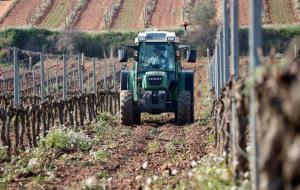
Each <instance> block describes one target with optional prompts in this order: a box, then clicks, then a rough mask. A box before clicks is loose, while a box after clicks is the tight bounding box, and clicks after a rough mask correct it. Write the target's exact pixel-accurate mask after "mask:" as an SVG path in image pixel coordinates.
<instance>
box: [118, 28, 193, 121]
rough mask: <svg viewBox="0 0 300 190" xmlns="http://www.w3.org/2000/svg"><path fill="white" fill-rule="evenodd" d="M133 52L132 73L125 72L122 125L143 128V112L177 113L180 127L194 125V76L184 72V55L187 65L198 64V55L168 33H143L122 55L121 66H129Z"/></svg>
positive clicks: (122, 94)
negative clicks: (129, 55)
mask: <svg viewBox="0 0 300 190" xmlns="http://www.w3.org/2000/svg"><path fill="white" fill-rule="evenodd" d="M130 49H131V50H133V58H134V60H135V61H134V66H133V69H132V70H122V71H121V81H120V86H121V87H120V88H121V91H120V115H121V123H122V124H124V125H131V124H139V123H140V122H141V113H142V112H148V113H151V114H160V113H164V112H173V113H175V121H176V122H177V124H179V125H182V124H186V123H192V122H193V120H194V72H193V71H191V70H183V69H182V67H181V62H180V55H181V54H184V53H185V52H186V55H187V61H188V62H196V51H195V50H191V49H190V47H189V46H186V45H180V44H179V39H178V37H176V35H175V33H174V32H164V31H151V32H150V31H149V32H143V33H139V35H138V37H137V38H136V39H135V44H134V45H130V46H125V47H124V48H123V49H121V50H119V51H118V60H119V62H127V60H128V52H129V51H128V50H130ZM183 50H184V51H183Z"/></svg>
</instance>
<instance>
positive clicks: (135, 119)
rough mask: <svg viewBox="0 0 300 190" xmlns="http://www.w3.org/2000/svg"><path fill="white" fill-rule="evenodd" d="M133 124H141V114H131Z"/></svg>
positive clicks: (137, 112)
mask: <svg viewBox="0 0 300 190" xmlns="http://www.w3.org/2000/svg"><path fill="white" fill-rule="evenodd" d="M133 123H134V124H138V125H140V124H141V112H139V111H135V112H134V113H133Z"/></svg>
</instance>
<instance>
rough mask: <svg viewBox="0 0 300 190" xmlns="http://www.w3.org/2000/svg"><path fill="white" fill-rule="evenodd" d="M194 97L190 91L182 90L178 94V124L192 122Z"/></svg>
mask: <svg viewBox="0 0 300 190" xmlns="http://www.w3.org/2000/svg"><path fill="white" fill-rule="evenodd" d="M191 106H192V97H191V93H190V92H189V91H182V92H180V94H179V96H178V105H177V113H176V119H177V124H178V125H183V124H187V123H191V122H192V116H193V113H192V109H191Z"/></svg>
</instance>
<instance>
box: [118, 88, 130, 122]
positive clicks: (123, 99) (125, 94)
mask: <svg viewBox="0 0 300 190" xmlns="http://www.w3.org/2000/svg"><path fill="white" fill-rule="evenodd" d="M132 101H133V100H132V94H131V92H130V91H129V90H122V91H121V93H120V117H121V118H120V119H121V124H123V125H131V124H132V122H133V105H132Z"/></svg>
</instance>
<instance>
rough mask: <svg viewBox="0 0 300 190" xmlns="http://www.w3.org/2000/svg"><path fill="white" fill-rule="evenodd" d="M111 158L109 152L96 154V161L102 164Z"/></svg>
mask: <svg viewBox="0 0 300 190" xmlns="http://www.w3.org/2000/svg"><path fill="white" fill-rule="evenodd" d="M109 158H110V153H109V152H107V151H97V152H95V159H96V160H98V161H101V162H106V161H107V159H109Z"/></svg>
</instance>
